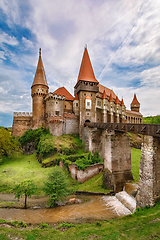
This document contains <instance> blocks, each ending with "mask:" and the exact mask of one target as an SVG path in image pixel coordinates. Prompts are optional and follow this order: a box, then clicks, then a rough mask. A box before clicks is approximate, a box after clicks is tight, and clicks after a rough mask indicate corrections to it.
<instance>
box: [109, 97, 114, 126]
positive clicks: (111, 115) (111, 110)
mask: <svg viewBox="0 0 160 240" xmlns="http://www.w3.org/2000/svg"><path fill="white" fill-rule="evenodd" d="M109 122H110V123H113V122H114V101H113V97H112V93H110V96H109Z"/></svg>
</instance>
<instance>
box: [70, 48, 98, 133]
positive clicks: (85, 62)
mask: <svg viewBox="0 0 160 240" xmlns="http://www.w3.org/2000/svg"><path fill="white" fill-rule="evenodd" d="M98 83H99V82H98V81H97V79H96V78H95V75H94V71H93V68H92V64H91V61H90V58H89V54H88V51H87V47H85V49H84V53H83V57H82V62H81V66H80V70H79V74H78V79H77V83H76V85H75V87H74V93H75V95H76V94H77V95H78V99H79V133H80V137H82V128H83V126H84V123H85V121H90V122H96V93H97V92H98V91H99V88H98ZM86 104H87V105H86Z"/></svg>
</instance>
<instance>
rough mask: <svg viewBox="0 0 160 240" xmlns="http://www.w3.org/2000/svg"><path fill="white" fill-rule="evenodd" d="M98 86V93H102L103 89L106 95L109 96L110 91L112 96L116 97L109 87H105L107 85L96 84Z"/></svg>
mask: <svg viewBox="0 0 160 240" xmlns="http://www.w3.org/2000/svg"><path fill="white" fill-rule="evenodd" d="M98 87H99V92H100V93H102V94H103V92H104V90H105V92H106V95H107V96H108V97H109V96H110V93H112V97H113V98H114V99H116V94H115V93H114V92H113V91H112V90H111V89H109V88H107V87H104V86H103V85H101V84H98Z"/></svg>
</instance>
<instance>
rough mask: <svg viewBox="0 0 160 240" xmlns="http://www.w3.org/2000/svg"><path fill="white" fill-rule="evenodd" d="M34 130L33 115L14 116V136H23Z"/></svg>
mask: <svg viewBox="0 0 160 240" xmlns="http://www.w3.org/2000/svg"><path fill="white" fill-rule="evenodd" d="M31 128H32V113H29V112H19V113H17V112H15V113H14V116H13V125H12V135H13V136H15V137H17V136H22V135H23V134H24V133H25V131H27V130H29V129H31Z"/></svg>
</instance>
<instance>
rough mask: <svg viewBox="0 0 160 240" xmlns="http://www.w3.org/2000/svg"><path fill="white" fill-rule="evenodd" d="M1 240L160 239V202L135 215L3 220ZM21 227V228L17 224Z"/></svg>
mask: <svg viewBox="0 0 160 240" xmlns="http://www.w3.org/2000/svg"><path fill="white" fill-rule="evenodd" d="M0 222H1V224H0V239H1V240H2V239H3V240H4V239H5V240H10V239H12V240H14V239H17V240H20V239H21V240H23V239H27V240H46V239H47V240H60V239H66V240H76V239H77V240H82V239H88V240H92V239H102V240H106V239H112V240H121V239H123V240H125V239H127V240H128V239H129V240H132V239H133V240H135V239H138V240H149V239H150V240H151V239H154V240H156V239H157V240H158V239H160V203H157V204H156V205H155V206H154V207H153V208H144V209H138V210H137V211H136V213H134V214H133V215H129V216H126V217H123V218H119V219H112V220H106V221H98V220H97V221H96V222H94V223H93V222H91V221H90V222H89V223H81V224H76V223H74V224H73V223H66V222H63V223H56V224H55V223H54V224H53V223H52V224H51V223H44V222H43V219H42V223H40V224H33V225H31V224H27V225H23V223H20V222H17V223H15V222H14V223H13V224H14V226H13V225H12V224H11V222H10V223H9V224H8V223H6V222H3V223H2V221H0ZM18 226H19V227H18Z"/></svg>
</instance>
